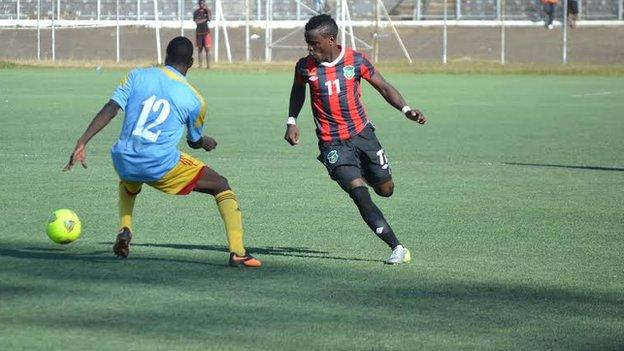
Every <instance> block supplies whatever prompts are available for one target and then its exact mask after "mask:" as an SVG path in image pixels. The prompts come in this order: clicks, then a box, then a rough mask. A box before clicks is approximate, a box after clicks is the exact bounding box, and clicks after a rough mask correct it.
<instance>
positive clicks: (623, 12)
mask: <svg viewBox="0 0 624 351" xmlns="http://www.w3.org/2000/svg"><path fill="white" fill-rule="evenodd" d="M618 19H619V20H620V21H622V20H624V0H620V3H619V4H618Z"/></svg>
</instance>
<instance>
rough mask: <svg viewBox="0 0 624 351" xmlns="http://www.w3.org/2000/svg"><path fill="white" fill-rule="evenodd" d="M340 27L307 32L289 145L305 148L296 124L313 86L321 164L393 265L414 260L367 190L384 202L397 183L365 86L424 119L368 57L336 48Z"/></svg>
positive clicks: (321, 25) (320, 19) (323, 19)
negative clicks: (364, 98) (369, 108)
mask: <svg viewBox="0 0 624 351" xmlns="http://www.w3.org/2000/svg"><path fill="white" fill-rule="evenodd" d="M337 35H338V26H337V25H336V22H335V21H334V20H333V19H332V18H331V17H330V16H329V15H318V16H315V17H312V18H311V19H310V20H309V21H308V23H307V24H306V26H305V40H306V43H307V44H308V52H309V55H308V56H306V57H304V58H302V59H300V60H299V62H297V65H296V66H295V78H294V81H293V85H292V90H291V92H290V106H289V111H288V115H289V116H290V117H288V120H287V121H286V124H287V127H286V135H285V136H284V139H286V141H287V142H288V143H290V145H296V144H298V143H299V128H298V127H297V124H296V118H297V116H298V115H299V112H300V111H301V108H302V107H303V103H304V101H305V91H306V84H309V85H310V90H311V91H310V96H311V100H312V101H311V103H312V114H313V115H314V122H315V123H316V134H317V136H318V139H319V143H318V145H319V150H320V155H319V156H318V160H319V161H321V163H323V164H324V165H325V167H326V168H327V171H328V172H329V175H330V176H331V178H332V179H333V180H334V181H336V182H337V183H338V184H339V185H340V187H341V188H342V189H343V190H344V191H346V192H347V193H348V194H349V196H350V197H351V199H353V202H354V203H355V204H356V206H357V207H358V209H359V211H360V214H361V215H362V218H363V219H364V221H365V222H366V224H367V225H368V226H369V227H370V229H371V230H372V231H373V232H374V233H375V234H377V236H378V237H379V238H380V239H381V240H383V241H384V242H385V243H386V244H388V246H389V247H390V248H391V249H392V254H391V256H390V257H389V258H388V259H387V260H386V261H385V262H386V263H388V264H399V263H403V262H408V261H409V260H410V259H411V255H410V252H409V250H408V249H407V248H405V247H403V245H401V243H400V242H399V240H398V239H397V237H396V235H395V234H394V232H393V231H392V228H391V227H390V225H389V224H388V222H387V221H386V219H385V218H384V216H383V214H382V213H381V211H380V210H379V208H378V207H377V206H376V205H375V204H374V203H373V201H372V199H371V197H370V194H369V191H368V187H367V184H368V185H370V186H371V187H372V188H373V189H374V190H375V193H377V194H378V195H380V196H383V197H390V196H392V192H393V191H394V182H393V181H392V176H391V172H390V166H389V164H388V158H387V156H386V154H385V153H384V150H383V148H382V146H381V144H380V143H379V141H378V140H377V137H376V136H375V127H373V125H372V123H371V122H370V120H369V119H368V116H367V115H366V110H365V109H364V106H363V105H362V101H361V96H360V80H361V78H364V79H365V80H367V81H368V82H369V83H370V84H371V85H372V86H373V87H374V88H375V89H377V91H379V93H380V94H381V96H383V97H384V99H386V101H387V102H388V103H389V104H390V105H392V106H394V107H395V108H396V109H398V110H400V111H402V112H403V114H404V115H405V117H407V118H408V119H410V120H412V121H415V122H417V123H419V124H425V122H426V121H427V120H426V118H425V116H424V115H423V113H422V112H421V111H419V110H416V109H412V108H410V107H409V106H408V105H407V104H406V103H405V100H404V99H403V97H402V96H401V94H400V93H399V92H398V91H397V90H396V89H395V88H394V87H393V86H392V85H390V84H389V83H388V82H386V81H385V80H384V78H383V77H382V75H381V74H380V73H379V72H378V71H377V70H376V69H375V68H374V67H373V65H372V64H371V63H370V62H369V60H368V59H367V57H366V56H365V55H364V54H362V53H360V52H357V51H354V50H351V49H347V48H344V47H341V46H340V45H338V44H337V43H336V36H337Z"/></svg>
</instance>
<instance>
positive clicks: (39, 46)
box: [37, 0, 41, 61]
mask: <svg viewBox="0 0 624 351" xmlns="http://www.w3.org/2000/svg"><path fill="white" fill-rule="evenodd" d="M40 21H41V0H37V60H38V61H41V24H40Z"/></svg>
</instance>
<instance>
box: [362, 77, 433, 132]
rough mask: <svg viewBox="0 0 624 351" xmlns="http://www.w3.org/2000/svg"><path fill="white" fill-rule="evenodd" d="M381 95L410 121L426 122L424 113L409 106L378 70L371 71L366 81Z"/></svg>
mask: <svg viewBox="0 0 624 351" xmlns="http://www.w3.org/2000/svg"><path fill="white" fill-rule="evenodd" d="M368 82H369V83H370V84H371V85H372V86H373V87H374V88H375V89H377V91H378V92H379V94H381V96H383V98H384V99H386V101H387V102H388V103H389V104H390V105H392V106H394V107H395V108H396V109H397V110H400V111H402V112H403V113H404V114H405V117H407V118H409V119H411V120H412V121H415V122H418V123H419V124H425V123H426V122H427V118H425V115H424V114H423V113H422V112H421V111H420V110H418V109H412V108H410V107H409V106H408V105H407V103H406V102H405V99H403V96H401V93H399V91H398V90H396V88H395V87H393V86H392V85H391V84H390V83H388V82H386V80H385V79H384V77H383V76H382V75H381V73H379V72H378V71H375V73H373V75H372V77H371V79H370V80H369V81H368Z"/></svg>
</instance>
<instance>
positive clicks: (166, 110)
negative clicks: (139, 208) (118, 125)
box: [111, 66, 206, 182]
mask: <svg viewBox="0 0 624 351" xmlns="http://www.w3.org/2000/svg"><path fill="white" fill-rule="evenodd" d="M111 100H114V101H115V102H117V103H118V104H119V106H121V108H122V109H123V110H124V112H125V117H124V122H123V127H122V129H121V134H120V135H119V140H118V141H117V143H115V145H113V148H112V149H111V156H112V158H113V165H114V166H115V170H116V171H117V173H118V174H119V177H120V178H121V179H123V180H128V181H140V182H150V181H157V180H160V179H161V178H162V177H163V176H164V175H165V174H166V173H167V172H169V171H170V170H171V169H172V168H173V167H175V166H176V165H177V164H178V161H179V160H180V151H179V150H178V148H177V146H178V143H179V142H180V138H181V137H182V134H183V133H184V129H186V130H187V140H189V141H191V142H195V141H198V140H199V139H200V138H201V136H202V128H203V125H204V118H205V115H206V104H205V102H204V99H203V98H202V97H201V95H200V94H199V93H198V92H197V90H196V89H195V88H193V87H192V86H191V85H190V84H189V83H188V82H187V81H186V78H185V77H184V76H183V75H182V74H180V72H178V71H177V70H175V69H174V68H173V67H170V66H165V67H153V68H139V69H135V70H133V71H131V72H130V73H129V74H128V76H127V77H126V79H124V80H123V81H122V82H121V83H120V85H119V86H118V87H117V89H116V90H115V92H114V93H113V96H112V97H111Z"/></svg>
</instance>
